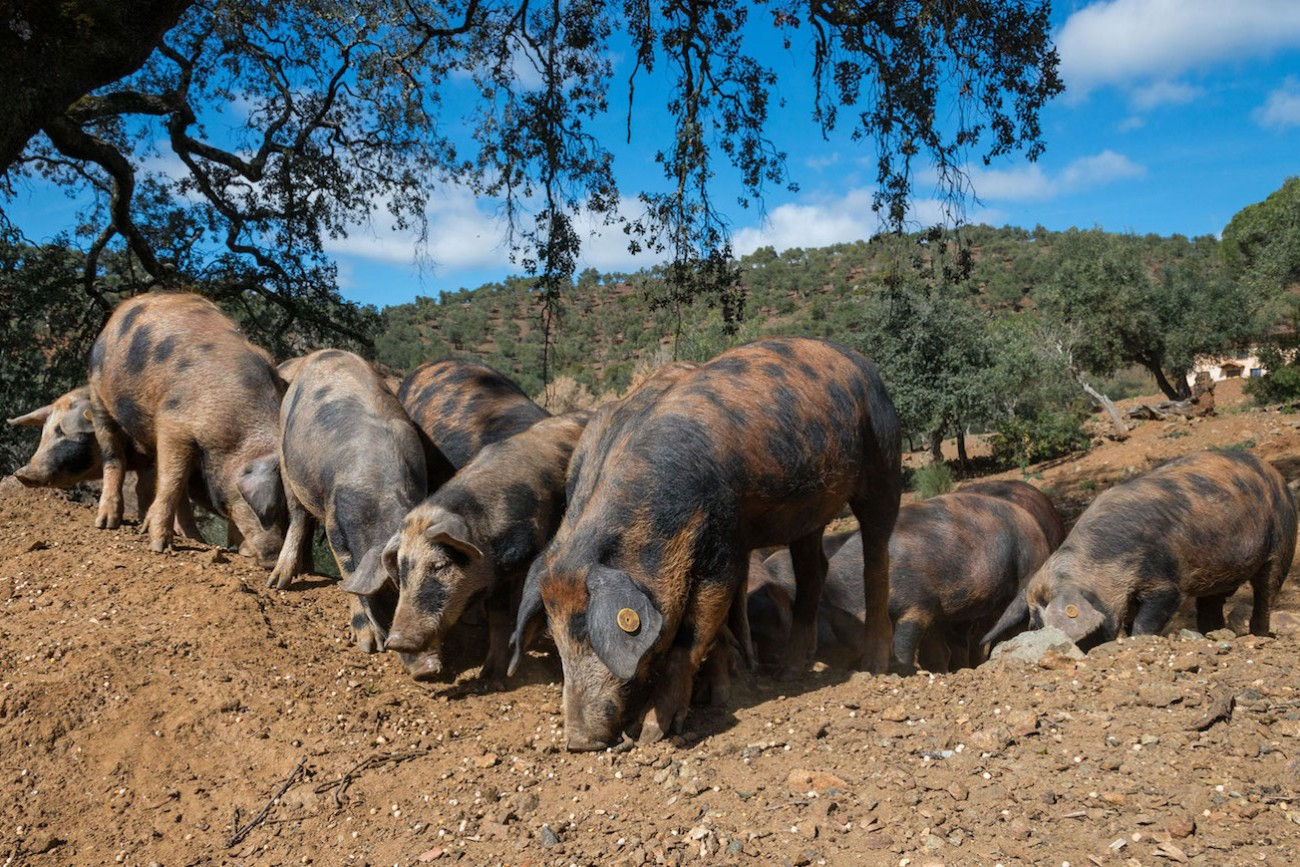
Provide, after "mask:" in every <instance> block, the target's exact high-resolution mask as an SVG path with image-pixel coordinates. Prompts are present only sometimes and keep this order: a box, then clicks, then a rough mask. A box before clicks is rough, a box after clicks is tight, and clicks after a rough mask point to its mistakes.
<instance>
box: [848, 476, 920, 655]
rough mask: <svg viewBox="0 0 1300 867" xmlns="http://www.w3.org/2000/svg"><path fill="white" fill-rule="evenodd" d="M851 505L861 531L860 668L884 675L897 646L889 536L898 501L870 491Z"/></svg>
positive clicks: (892, 527) (892, 529)
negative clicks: (891, 613)
mask: <svg viewBox="0 0 1300 867" xmlns="http://www.w3.org/2000/svg"><path fill="white" fill-rule="evenodd" d="M850 505H851V506H852V507H853V514H854V515H855V516H856V517H857V519H858V525H859V526H860V527H861V530H860V532H861V533H862V588H863V591H864V592H863V597H862V600H863V606H862V625H863V647H864V651H863V653H862V657H861V659H860V660H859V662H858V667H859V668H861V669H862V670H863V671H870V672H872V673H875V674H884V673H885V672H886V671H888V670H889V667H890V657H891V652H892V650H893V647H894V623H893V621H892V620H891V619H890V617H889V537H890V535H891V534H892V533H893V531H894V521H895V519H896V518H897V516H898V500H897V498H896V497H895V498H894V499H893V500H890V499H889V498H887V497H885V498H882V497H881V496H880V494H879V492H868V493H867V494H866V495H864V496H861V497H859V498H857V499H855V500H854V501H853V502H852V503H850ZM911 661H912V660H911V659H909V660H908V662H909V663H911Z"/></svg>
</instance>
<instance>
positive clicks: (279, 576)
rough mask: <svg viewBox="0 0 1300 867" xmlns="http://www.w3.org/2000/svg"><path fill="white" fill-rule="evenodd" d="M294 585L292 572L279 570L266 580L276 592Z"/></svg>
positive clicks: (268, 585)
mask: <svg viewBox="0 0 1300 867" xmlns="http://www.w3.org/2000/svg"><path fill="white" fill-rule="evenodd" d="M292 583H293V573H292V572H289V573H287V574H286V573H282V572H281V571H280V570H278V569H277V570H275V571H274V572H272V573H271V577H270V578H267V579H266V586H267V587H271V588H273V589H275V590H285V589H287V588H288V586H289V585H290V584H292ZM366 652H367V653H369V652H370V651H366Z"/></svg>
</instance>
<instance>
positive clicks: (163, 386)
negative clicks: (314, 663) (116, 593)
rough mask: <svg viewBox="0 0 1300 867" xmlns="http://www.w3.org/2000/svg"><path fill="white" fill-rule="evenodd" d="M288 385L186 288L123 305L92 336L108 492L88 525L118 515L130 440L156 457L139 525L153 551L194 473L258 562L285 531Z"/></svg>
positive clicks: (112, 522)
mask: <svg viewBox="0 0 1300 867" xmlns="http://www.w3.org/2000/svg"><path fill="white" fill-rule="evenodd" d="M283 388H284V383H283V381H282V380H280V378H279V376H278V375H277V374H276V372H275V369H274V366H273V364H272V362H271V359H270V356H268V355H267V353H266V352H265V351H263V350H261V349H259V348H257V347H255V346H253V345H252V344H251V343H249V342H248V341H247V340H246V339H245V338H244V336H243V334H242V333H241V332H240V330H239V327H238V326H237V325H236V324H235V323H234V321H232V320H231V319H230V318H229V317H227V316H226V315H225V314H224V313H222V312H221V310H220V309H218V308H217V306H216V305H214V304H213V303H212V302H210V301H208V300H207V299H205V298H202V297H201V296H199V295H195V294H193V293H187V292H154V293H148V294H145V295H139V296H136V297H134V298H131V299H128V300H126V301H123V302H122V303H121V304H119V305H118V306H117V308H116V309H114V311H113V314H112V315H111V316H110V317H109V320H108V323H107V324H106V325H105V326H104V330H103V331H102V332H101V333H100V335H99V337H98V338H97V339H96V340H95V344H94V346H93V347H92V349H91V357H90V386H89V389H88V393H89V398H90V403H91V408H92V416H93V423H94V427H95V439H96V441H97V443H98V445H99V449H100V453H101V456H102V459H103V476H104V487H103V491H102V493H101V496H100V507H99V512H98V514H97V516H96V522H95V523H96V526H98V527H106V528H112V527H116V526H119V525H120V524H121V520H122V473H123V471H124V469H125V456H126V454H127V452H128V449H129V447H130V444H131V443H137V444H139V445H140V446H141V447H142V448H143V449H145V450H146V451H148V452H150V453H152V454H153V455H154V457H155V465H156V475H157V481H156V490H155V495H154V500H153V503H152V504H151V505H150V507H149V510H148V512H147V513H146V515H145V518H144V521H143V522H142V525H141V529H142V531H144V532H147V533H148V535H149V546H150V548H151V549H153V550H155V551H163V550H166V549H167V548H168V547H170V545H171V541H172V534H173V526H174V522H175V517H176V514H177V510H178V509H179V508H180V504H181V500H182V498H184V497H185V495H186V490H187V486H188V481H189V478H190V476H191V474H194V473H198V474H199V475H200V477H201V479H202V481H203V483H204V486H205V487H206V488H207V490H208V492H209V497H208V499H209V500H210V501H211V503H212V506H213V508H214V510H215V511H216V512H217V513H218V514H220V515H222V516H223V517H227V518H229V519H230V520H231V521H232V522H233V523H234V524H235V525H236V527H237V528H238V530H239V533H240V534H241V535H242V537H243V539H244V541H245V542H246V543H247V544H248V546H249V547H250V548H251V550H252V551H253V553H254V555H255V556H256V557H257V559H258V561H259V562H260V563H262V564H263V565H270V564H271V563H273V562H274V560H275V556H276V553H277V552H278V551H279V548H280V544H281V541H282V539H283V532H284V521H283V515H284V491H283V487H282V486H281V484H280V481H279V472H278V469H273V466H274V465H275V464H277V463H278V461H277V457H276V453H277V451H278V439H279V436H278V424H277V419H278V415H279V405H280V395H281V393H282V391H283Z"/></svg>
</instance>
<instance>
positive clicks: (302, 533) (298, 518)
mask: <svg viewBox="0 0 1300 867" xmlns="http://www.w3.org/2000/svg"><path fill="white" fill-rule="evenodd" d="M285 498H286V502H287V503H288V506H289V530H288V532H287V533H285V534H284V544H283V545H281V546H280V556H279V557H278V558H277V559H276V561H275V568H274V569H272V570H271V577H269V578H267V579H266V586H267V587H274V588H275V589H276V590H283V589H285V588H286V587H288V586H289V585H290V584H291V583H292V582H293V576H295V575H297V574H298V566H299V565H300V564H301V563H302V562H303V557H304V553H303V552H304V550H305V551H306V552H307V556H310V552H311V537H312V530H313V529H314V528H313V527H312V523H313V522H312V519H311V515H309V514H307V510H306V509H305V508H303V505H302V503H300V502H299V501H298V498H297V497H295V496H294V495H293V492H292V491H289V490H286V491H285ZM353 565H355V564H353Z"/></svg>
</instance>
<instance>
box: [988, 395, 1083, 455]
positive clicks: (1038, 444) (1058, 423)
mask: <svg viewBox="0 0 1300 867" xmlns="http://www.w3.org/2000/svg"><path fill="white" fill-rule="evenodd" d="M989 445H990V446H991V448H992V452H993V460H994V462H995V463H997V464H998V465H1000V466H1008V467H1012V466H1015V467H1020V468H1021V469H1024V468H1025V467H1027V466H1029V465H1030V464H1033V463H1037V462H1038V461H1046V460H1051V459H1052V458H1056V457H1060V456H1061V455H1065V454H1069V453H1070V452H1075V451H1082V450H1084V449H1086V448H1088V435H1087V434H1085V433H1084V432H1083V416H1081V415H1080V414H1079V413H1077V412H1074V411H1072V410H1068V409H1067V410H1046V411H1043V412H1040V413H1038V414H1037V415H1035V416H1033V417H1028V418H1025V417H1019V416H1016V417H1011V418H1004V419H1002V420H1001V421H999V423H998V424H997V426H996V428H995V430H994V433H993V435H992V436H990V437H989Z"/></svg>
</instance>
